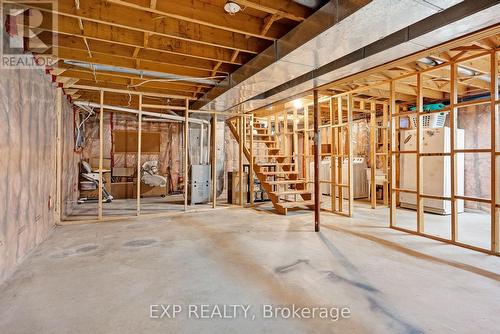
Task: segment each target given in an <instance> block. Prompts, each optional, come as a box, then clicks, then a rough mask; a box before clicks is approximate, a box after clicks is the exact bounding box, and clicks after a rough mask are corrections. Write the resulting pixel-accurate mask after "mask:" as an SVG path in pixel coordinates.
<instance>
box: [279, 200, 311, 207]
mask: <svg viewBox="0 0 500 334" xmlns="http://www.w3.org/2000/svg"><path fill="white" fill-rule="evenodd" d="M276 204H277V205H279V206H281V207H282V208H295V207H297V206H310V205H314V201H297V202H278V203H276Z"/></svg>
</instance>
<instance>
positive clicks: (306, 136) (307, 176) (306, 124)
mask: <svg viewBox="0 0 500 334" xmlns="http://www.w3.org/2000/svg"><path fill="white" fill-rule="evenodd" d="M308 131H309V107H304V140H303V145H304V148H303V151H304V159H303V162H302V163H303V164H304V166H303V170H304V179H305V180H306V182H310V181H311V179H310V173H309V172H310V166H309V147H310V146H309V132H308ZM307 188H309V183H307V184H306V189H307ZM308 190H309V189H308Z"/></svg>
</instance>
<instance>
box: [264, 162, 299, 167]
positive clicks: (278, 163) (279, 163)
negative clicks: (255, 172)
mask: <svg viewBox="0 0 500 334" xmlns="http://www.w3.org/2000/svg"><path fill="white" fill-rule="evenodd" d="M257 166H271V167H272V166H295V163H293V162H257Z"/></svg>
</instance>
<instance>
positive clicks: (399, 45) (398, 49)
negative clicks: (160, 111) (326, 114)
mask: <svg viewBox="0 0 500 334" xmlns="http://www.w3.org/2000/svg"><path fill="white" fill-rule="evenodd" d="M498 3H500V1H499V0H465V1H457V0H426V1H422V0H399V1H396V0H384V1H383V0H380V1H372V2H370V3H369V4H367V5H366V6H364V7H362V8H361V9H359V10H357V11H355V12H354V13H352V14H351V15H350V16H348V17H346V18H344V19H343V20H335V17H333V15H334V13H337V12H336V11H335V9H337V8H336V7H335V5H334V4H332V2H330V3H329V4H327V5H325V6H324V7H323V8H321V9H320V10H319V11H318V12H317V13H315V14H318V13H320V14H321V13H323V14H325V15H326V16H327V17H330V19H326V20H328V21H329V22H331V21H332V20H333V21H334V22H336V24H334V25H331V26H329V25H328V24H322V22H321V21H319V22H318V17H317V16H316V15H314V14H313V15H312V16H311V17H310V19H307V20H306V21H304V22H303V23H302V24H300V25H299V26H297V27H296V28H295V29H294V30H292V31H291V32H290V33H289V34H287V35H286V36H285V37H284V38H283V39H282V40H280V41H278V42H277V43H275V46H274V48H275V49H276V50H275V54H274V55H276V59H274V61H271V59H267V64H266V61H265V60H266V55H264V56H263V57H264V58H262V57H261V55H259V56H257V57H256V58H255V59H254V60H255V62H254V63H253V65H255V64H258V63H259V62H261V63H263V64H264V65H265V66H261V67H259V68H258V69H256V68H254V69H252V68H251V67H250V68H246V69H245V67H246V65H244V66H242V68H240V70H241V71H240V72H245V71H247V72H250V74H251V75H250V76H248V77H247V78H245V79H244V80H236V81H235V80H233V82H229V83H230V85H229V86H228V87H226V88H224V87H221V86H218V87H215V88H214V89H212V90H211V91H210V92H208V93H207V94H206V95H205V97H204V98H202V99H200V100H199V101H197V102H196V103H195V104H194V105H193V108H195V109H197V108H201V107H205V108H207V107H208V108H209V109H215V110H218V111H231V112H241V111H244V112H247V111H251V110H254V109H256V108H260V107H264V106H267V105H269V104H271V103H274V102H276V101H279V100H282V99H285V98H287V97H290V96H293V95H296V94H299V93H303V92H305V91H307V90H310V89H312V88H315V87H318V86H321V85H324V84H327V83H330V82H332V81H335V80H339V79H342V78H344V77H347V76H349V75H352V74H355V73H359V72H361V71H364V70H366V69H369V68H373V67H375V66H378V65H381V64H384V63H387V62H389V61H393V60H396V59H398V58H401V57H404V56H407V55H410V54H413V53H415V52H417V51H421V50H424V49H426V48H430V47H433V46H436V45H438V44H440V43H443V42H446V41H448V40H451V39H454V38H457V37H460V36H463V35H465V34H468V33H471V32H474V31H477V30H479V29H482V28H485V27H488V26H491V25H494V24H497V23H498V22H499V21H500V16H498V12H499V10H500V7H499V5H498ZM442 8H445V10H441V9H442ZM332 10H333V11H332ZM320 14H318V15H320ZM332 17H333V18H332ZM388 18H390V19H388ZM315 23H316V25H315ZM318 25H319V26H322V27H324V26H327V27H328V29H326V30H325V31H323V32H322V33H320V34H317V35H316V36H315V37H314V38H312V39H311V40H309V41H307V42H305V43H297V42H298V41H299V40H301V38H300V33H299V32H300V31H301V30H300V29H298V28H300V27H302V28H303V27H304V26H314V27H316V28H317V27H318ZM293 37H294V38H295V40H294V39H293ZM283 40H293V41H294V42H295V44H294V43H291V44H288V45H287V46H288V48H287V49H286V48H284V47H283V46H284V45H286V44H283ZM293 46H295V48H294V47H293ZM281 50H284V51H285V52H284V53H285V56H283V57H279V56H280V55H281V54H282V52H281ZM267 51H268V50H266V51H265V52H267ZM267 56H268V58H269V55H267ZM257 58H261V59H257ZM271 58H272V57H271ZM236 72H238V71H236ZM236 72H235V73H233V74H236ZM233 78H234V77H233V76H231V79H233ZM226 84H228V83H227V82H226Z"/></svg>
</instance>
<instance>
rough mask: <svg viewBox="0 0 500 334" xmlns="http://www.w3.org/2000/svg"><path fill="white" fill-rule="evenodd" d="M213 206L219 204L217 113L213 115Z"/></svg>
mask: <svg viewBox="0 0 500 334" xmlns="http://www.w3.org/2000/svg"><path fill="white" fill-rule="evenodd" d="M212 137H213V139H212V141H213V143H212V150H211V152H212V158H211V161H212V208H214V209H215V207H216V206H217V114H216V113H214V114H213V116H212Z"/></svg>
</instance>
